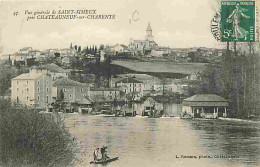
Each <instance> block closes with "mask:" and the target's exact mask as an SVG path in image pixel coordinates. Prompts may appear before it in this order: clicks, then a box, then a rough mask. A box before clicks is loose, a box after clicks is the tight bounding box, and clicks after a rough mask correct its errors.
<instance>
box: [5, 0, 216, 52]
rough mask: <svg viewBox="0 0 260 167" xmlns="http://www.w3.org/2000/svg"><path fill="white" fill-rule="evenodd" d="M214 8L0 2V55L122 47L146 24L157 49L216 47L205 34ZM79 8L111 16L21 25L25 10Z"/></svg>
mask: <svg viewBox="0 0 260 167" xmlns="http://www.w3.org/2000/svg"><path fill="white" fill-rule="evenodd" d="M216 8H217V3H216V0H142V1H141V0H88V1H82V0H78V1H77V0H76V1H59V0H58V1H54V2H50V1H38V2H32V1H30V2H28V1H24V2H23V1H8V2H7V1H0V53H2V54H9V53H14V52H17V51H19V49H21V48H23V47H32V48H33V49H38V50H43V49H49V48H68V47H69V46H70V43H71V42H72V43H73V45H76V44H77V45H80V46H82V47H83V48H84V47H86V46H89V45H91V46H92V45H93V44H94V45H99V44H105V45H106V44H109V45H112V44H116V43H119V44H126V45H128V44H129V41H130V38H132V39H144V37H145V33H146V32H145V30H146V27H147V25H148V22H150V24H151V27H152V30H153V36H154V40H155V41H156V42H157V43H158V44H159V45H160V46H170V47H172V48H187V47H194V46H204V47H218V46H219V45H221V44H220V42H218V41H216V40H215V39H214V37H213V35H212V34H211V31H210V24H211V19H212V18H213V16H214V14H215V10H214V9H216ZM82 9H86V10H96V14H115V15H116V17H115V19H114V20H87V19H85V20H84V19H83V20H79V19H76V20H39V19H38V20H37V19H36V20H29V21H27V17H28V15H26V14H25V11H26V10H29V11H34V12H35V11H46V10H50V11H52V10H82ZM14 12H18V15H17V16H15V15H14ZM134 13H135V14H134ZM133 14H134V17H132V16H133ZM131 18H134V20H135V21H134V20H133V19H131ZM130 20H131V21H130Z"/></svg>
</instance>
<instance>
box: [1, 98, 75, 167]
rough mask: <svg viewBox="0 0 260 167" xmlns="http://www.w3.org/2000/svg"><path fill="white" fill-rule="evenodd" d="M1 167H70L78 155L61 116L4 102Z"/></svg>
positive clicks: (2, 106)
mask: <svg viewBox="0 0 260 167" xmlns="http://www.w3.org/2000/svg"><path fill="white" fill-rule="evenodd" d="M0 108H1V109H2V110H0V141H1V142H0V150H1V151H0V164H1V166H14V167H15V166H17V167H18V166H35V167H36V166H49V167H54V166H70V165H71V164H72V163H73V162H74V161H75V160H76V154H77V153H78V150H77V145H76V142H75V141H74V138H73V136H72V135H71V134H70V133H69V131H68V130H67V129H66V127H65V124H64V122H63V120H62V119H61V118H60V117H59V115H58V114H57V115H45V114H40V113H38V112H37V111H36V110H35V109H33V108H28V107H24V106H21V105H18V104H15V103H11V101H9V100H3V99H0Z"/></svg>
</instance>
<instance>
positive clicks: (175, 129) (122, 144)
mask: <svg viewBox="0 0 260 167" xmlns="http://www.w3.org/2000/svg"><path fill="white" fill-rule="evenodd" d="M65 121H66V126H67V127H68V129H69V131H70V132H71V133H72V134H73V135H74V136H75V137H76V139H77V140H78V141H79V143H80V151H81V155H80V161H79V162H78V163H77V166H78V167H83V166H84V167H85V166H102V165H93V164H92V165H90V164H89V162H90V161H92V159H93V157H92V152H93V150H95V148H97V147H102V145H106V146H108V155H110V157H115V156H119V157H120V158H119V160H117V161H114V162H111V163H109V164H106V165H103V166H107V167H139V166H141V167H146V166H147V167H164V166H165V167H172V166H174V167H186V166H187V167H188V166H199V167H208V166H221V167H240V166H241V167H244V166H250V167H251V166H252V167H253V166H260V156H259V155H260V134H259V133H260V131H259V130H260V126H259V125H260V124H259V122H256V123H254V122H247V121H233V120H219V119H218V120H203V119H201V120H188V119H186V120H184V119H179V118H159V119H155V118H143V117H99V116H87V115H85V116H84V115H80V114H67V115H66V116H65ZM228 156H232V158H229V157H228Z"/></svg>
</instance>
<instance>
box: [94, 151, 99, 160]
mask: <svg viewBox="0 0 260 167" xmlns="http://www.w3.org/2000/svg"><path fill="white" fill-rule="evenodd" d="M98 151H99V148H97V149H96V150H95V151H94V152H93V157H94V162H96V161H97V157H98Z"/></svg>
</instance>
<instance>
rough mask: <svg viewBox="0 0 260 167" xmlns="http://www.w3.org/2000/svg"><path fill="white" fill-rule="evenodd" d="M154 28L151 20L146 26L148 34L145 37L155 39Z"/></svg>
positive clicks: (149, 39) (150, 39)
mask: <svg viewBox="0 0 260 167" xmlns="http://www.w3.org/2000/svg"><path fill="white" fill-rule="evenodd" d="M152 32H153V30H152V27H151V25H150V22H149V23H148V26H147V28H146V36H145V39H146V40H148V41H153V34H152Z"/></svg>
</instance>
